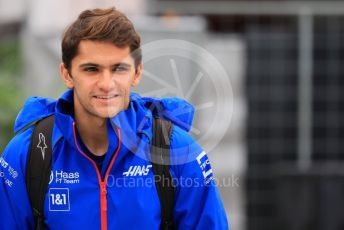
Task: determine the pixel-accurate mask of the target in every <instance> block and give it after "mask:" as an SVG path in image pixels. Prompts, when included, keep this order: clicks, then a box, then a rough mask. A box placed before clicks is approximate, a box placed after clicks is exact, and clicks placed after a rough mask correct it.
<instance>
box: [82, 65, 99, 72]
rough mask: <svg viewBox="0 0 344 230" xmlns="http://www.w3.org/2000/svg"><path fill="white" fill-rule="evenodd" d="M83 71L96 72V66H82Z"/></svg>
mask: <svg viewBox="0 0 344 230" xmlns="http://www.w3.org/2000/svg"><path fill="white" fill-rule="evenodd" d="M84 71H86V72H97V71H98V68H97V67H95V66H88V67H85V68H84Z"/></svg>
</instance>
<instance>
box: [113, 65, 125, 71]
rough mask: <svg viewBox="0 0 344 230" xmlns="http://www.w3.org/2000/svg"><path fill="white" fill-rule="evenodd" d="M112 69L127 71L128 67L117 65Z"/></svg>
mask: <svg viewBox="0 0 344 230" xmlns="http://www.w3.org/2000/svg"><path fill="white" fill-rule="evenodd" d="M113 71H114V72H126V71H128V67H126V66H123V65H119V66H116V67H115V68H114V70H113Z"/></svg>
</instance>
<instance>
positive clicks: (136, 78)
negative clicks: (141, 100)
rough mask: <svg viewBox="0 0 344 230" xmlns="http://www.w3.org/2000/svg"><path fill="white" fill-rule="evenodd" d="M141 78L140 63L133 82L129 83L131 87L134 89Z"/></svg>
mask: <svg viewBox="0 0 344 230" xmlns="http://www.w3.org/2000/svg"><path fill="white" fill-rule="evenodd" d="M141 76H142V63H141V64H139V65H138V66H137V70H136V73H135V76H134V79H133V82H132V83H131V86H132V87H135V86H137V85H138V84H139V83H140V80H141Z"/></svg>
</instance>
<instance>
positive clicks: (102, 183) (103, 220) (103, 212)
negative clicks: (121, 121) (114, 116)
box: [73, 122, 122, 230]
mask: <svg viewBox="0 0 344 230" xmlns="http://www.w3.org/2000/svg"><path fill="white" fill-rule="evenodd" d="M73 134H74V143H75V146H76V147H77V149H78V151H79V153H81V155H83V156H84V157H86V158H87V159H88V160H89V161H90V162H91V163H92V165H93V166H94V168H95V170H96V172H97V176H98V183H99V188H100V225H101V230H107V197H106V194H107V187H106V185H107V180H108V177H109V174H110V171H111V168H112V166H113V164H114V163H115V159H116V157H117V154H118V152H119V150H120V149H121V142H122V141H121V130H120V129H119V128H117V136H118V147H117V149H116V152H115V154H114V156H113V157H112V159H111V162H110V165H109V166H108V168H107V169H106V173H105V177H104V180H102V177H101V175H100V172H99V170H98V167H97V165H96V163H95V162H94V161H93V160H92V159H91V158H90V157H89V156H87V154H85V153H84V152H83V151H82V150H81V149H80V148H79V146H78V143H77V140H76V133H75V122H73Z"/></svg>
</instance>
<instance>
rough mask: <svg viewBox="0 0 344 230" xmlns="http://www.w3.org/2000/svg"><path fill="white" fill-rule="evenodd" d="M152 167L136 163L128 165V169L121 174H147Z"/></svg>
mask: <svg viewBox="0 0 344 230" xmlns="http://www.w3.org/2000/svg"><path fill="white" fill-rule="evenodd" d="M151 168H152V165H142V166H140V165H136V166H130V168H129V169H128V171H126V172H124V173H123V176H137V175H139V176H147V175H148V173H149V170H150V169H151Z"/></svg>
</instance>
